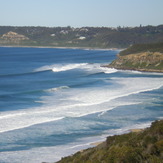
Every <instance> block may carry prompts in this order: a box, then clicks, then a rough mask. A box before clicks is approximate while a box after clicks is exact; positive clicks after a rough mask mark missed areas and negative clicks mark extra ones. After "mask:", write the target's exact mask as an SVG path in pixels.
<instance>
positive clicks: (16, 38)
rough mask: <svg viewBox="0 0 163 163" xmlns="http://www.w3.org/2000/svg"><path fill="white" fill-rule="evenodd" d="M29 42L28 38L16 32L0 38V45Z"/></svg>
mask: <svg viewBox="0 0 163 163" xmlns="http://www.w3.org/2000/svg"><path fill="white" fill-rule="evenodd" d="M24 40H29V38H28V37H26V36H24V35H21V34H18V33H16V32H12V31H10V32H8V33H5V34H3V35H2V37H1V38H0V42H1V43H16V44H19V43H20V42H21V41H24Z"/></svg>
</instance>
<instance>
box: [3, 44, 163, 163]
mask: <svg viewBox="0 0 163 163" xmlns="http://www.w3.org/2000/svg"><path fill="white" fill-rule="evenodd" d="M118 52H119V51H118V50H117V51H113V50H82V49H55V48H54V49H52V48H12V47H1V48H0V162H1V163H29V162H30V163H40V162H44V161H46V162H55V161H57V160H59V159H61V157H64V156H67V155H70V154H73V153H74V152H77V151H78V150H82V149H85V148H88V147H92V146H93V145H92V143H93V142H97V141H103V140H105V138H106V137H107V136H109V135H115V134H122V133H126V132H129V130H130V129H132V128H145V127H148V126H150V124H151V122H153V121H154V120H159V119H163V100H162V99H163V74H162V73H148V72H137V71H121V70H116V69H109V68H105V67H101V65H105V64H108V63H110V62H111V61H112V60H114V59H115V58H116V55H117V53H118Z"/></svg>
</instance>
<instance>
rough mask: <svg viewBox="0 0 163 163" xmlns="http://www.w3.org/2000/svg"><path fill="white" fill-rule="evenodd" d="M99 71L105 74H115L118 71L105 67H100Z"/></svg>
mask: <svg viewBox="0 0 163 163" xmlns="http://www.w3.org/2000/svg"><path fill="white" fill-rule="evenodd" d="M100 69H101V70H102V71H103V72H104V73H106V74H110V73H115V72H117V71H118V70H117V69H115V68H107V67H100Z"/></svg>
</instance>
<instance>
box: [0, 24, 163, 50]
mask: <svg viewBox="0 0 163 163" xmlns="http://www.w3.org/2000/svg"><path fill="white" fill-rule="evenodd" d="M9 32H10V33H9ZM11 32H14V33H16V35H15V37H13V36H11V37H10V35H9V34H11ZM4 36H7V37H4ZM17 36H23V37H24V38H28V39H20V37H17ZM11 38H12V39H11ZM155 42H163V25H159V26H143V27H142V26H140V27H133V28H131V27H117V28H111V27H82V28H73V27H70V26H68V27H14V26H0V46H6V45H9V46H52V47H88V48H126V47H129V46H130V45H133V44H137V43H155Z"/></svg>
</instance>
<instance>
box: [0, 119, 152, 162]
mask: <svg viewBox="0 0 163 163" xmlns="http://www.w3.org/2000/svg"><path fill="white" fill-rule="evenodd" d="M150 125H151V122H147V123H144V124H136V125H132V126H130V127H124V128H121V129H111V130H107V131H105V133H103V134H102V135H99V136H94V137H87V138H82V139H78V140H76V141H75V142H73V143H70V144H65V145H58V146H54V147H41V148H32V149H29V150H22V151H8V152H0V161H1V162H12V163H22V162H23V163H29V162H30V163H40V162H56V161H59V160H60V159H61V158H62V157H66V156H69V155H72V154H74V153H75V152H77V151H80V150H83V149H87V148H90V147H93V146H94V145H92V143H95V142H101V141H105V140H106V137H108V136H112V135H120V134H123V133H128V132H130V130H131V129H138V128H139V129H144V128H146V127H149V126H150Z"/></svg>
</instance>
